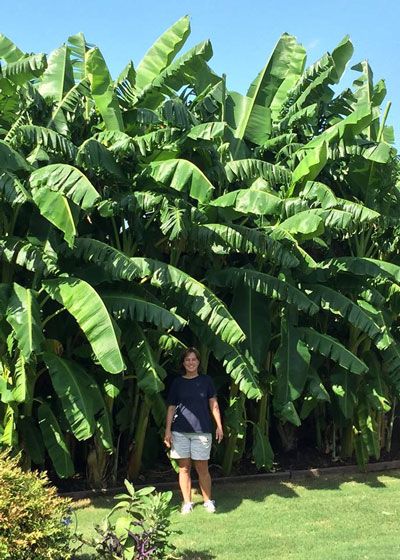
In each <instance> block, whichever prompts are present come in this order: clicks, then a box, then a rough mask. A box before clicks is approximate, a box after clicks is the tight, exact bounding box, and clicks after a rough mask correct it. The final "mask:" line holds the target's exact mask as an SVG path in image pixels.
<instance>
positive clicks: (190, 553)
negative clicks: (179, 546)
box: [178, 550, 216, 560]
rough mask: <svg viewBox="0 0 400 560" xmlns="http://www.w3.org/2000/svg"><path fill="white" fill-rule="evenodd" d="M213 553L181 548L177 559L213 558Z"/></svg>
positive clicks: (198, 559)
mask: <svg viewBox="0 0 400 560" xmlns="http://www.w3.org/2000/svg"><path fill="white" fill-rule="evenodd" d="M214 558H216V556H214V554H210V553H209V552H205V551H202V550H183V551H182V552H180V556H178V559H179V560H213V559H214Z"/></svg>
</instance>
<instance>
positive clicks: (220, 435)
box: [215, 428, 224, 443]
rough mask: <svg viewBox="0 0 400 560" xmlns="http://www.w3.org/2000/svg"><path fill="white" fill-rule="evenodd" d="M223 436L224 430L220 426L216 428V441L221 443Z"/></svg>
mask: <svg viewBox="0 0 400 560" xmlns="http://www.w3.org/2000/svg"><path fill="white" fill-rule="evenodd" d="M223 437H224V430H223V429H222V428H217V429H216V431H215V438H216V440H217V442H218V443H221V441H222V439H223Z"/></svg>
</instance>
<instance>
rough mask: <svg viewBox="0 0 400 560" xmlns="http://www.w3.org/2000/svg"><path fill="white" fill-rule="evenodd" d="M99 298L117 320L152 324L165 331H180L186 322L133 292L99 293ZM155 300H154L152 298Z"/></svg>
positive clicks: (160, 304)
mask: <svg viewBox="0 0 400 560" xmlns="http://www.w3.org/2000/svg"><path fill="white" fill-rule="evenodd" d="M101 298H102V299H103V301H104V303H105V304H106V306H107V308H108V309H109V311H111V312H112V313H113V314H114V315H116V316H117V317H118V318H119V317H123V318H128V317H129V318H130V319H132V320H135V321H140V322H143V321H145V322H149V323H153V324H154V325H156V326H157V327H162V328H165V329H169V328H171V327H172V328H173V329H175V330H180V329H182V328H183V327H184V326H185V324H186V321H185V320H184V319H182V317H179V315H177V314H176V313H173V312H171V311H169V310H168V309H166V308H165V307H163V305H162V303H161V301H159V302H157V301H151V300H150V301H149V300H148V299H145V298H144V297H141V296H140V295H139V294H137V293H135V292H125V291H107V292H102V293H101ZM154 300H156V298H154Z"/></svg>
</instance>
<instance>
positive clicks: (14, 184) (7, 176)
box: [0, 171, 31, 206]
mask: <svg viewBox="0 0 400 560" xmlns="http://www.w3.org/2000/svg"><path fill="white" fill-rule="evenodd" d="M30 198H31V197H30V194H29V192H28V191H27V190H26V188H25V187H24V185H23V183H22V181H20V180H19V179H18V177H16V176H15V175H13V174H12V173H8V172H7V171H5V172H4V173H1V174H0V200H3V201H6V202H8V203H9V204H11V206H17V205H19V204H22V203H23V202H25V201H26V200H30Z"/></svg>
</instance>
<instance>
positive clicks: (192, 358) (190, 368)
mask: <svg viewBox="0 0 400 560" xmlns="http://www.w3.org/2000/svg"><path fill="white" fill-rule="evenodd" d="M199 365H200V362H199V360H198V359H197V357H196V354H195V353H194V352H189V354H187V355H186V356H185V358H184V359H183V367H184V368H185V371H186V373H196V372H197V370H198V367H199Z"/></svg>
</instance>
